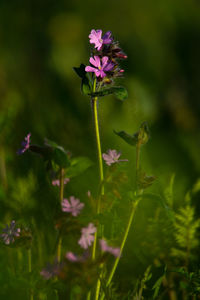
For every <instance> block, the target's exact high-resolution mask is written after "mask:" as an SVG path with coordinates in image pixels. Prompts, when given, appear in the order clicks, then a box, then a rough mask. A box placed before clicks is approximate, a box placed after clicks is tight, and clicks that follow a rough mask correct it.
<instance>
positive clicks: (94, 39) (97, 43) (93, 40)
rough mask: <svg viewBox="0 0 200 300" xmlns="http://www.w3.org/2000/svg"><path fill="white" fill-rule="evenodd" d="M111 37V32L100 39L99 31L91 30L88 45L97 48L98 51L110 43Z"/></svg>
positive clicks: (100, 33)
mask: <svg viewBox="0 0 200 300" xmlns="http://www.w3.org/2000/svg"><path fill="white" fill-rule="evenodd" d="M111 35H112V33H111V31H107V32H106V33H105V34H104V36H103V37H102V30H101V29H97V30H94V29H92V30H91V33H90V35H89V38H90V44H94V47H95V48H97V50H98V51H99V50H100V49H101V47H102V45H103V44H110V43H112V41H113V38H112V37H111Z"/></svg>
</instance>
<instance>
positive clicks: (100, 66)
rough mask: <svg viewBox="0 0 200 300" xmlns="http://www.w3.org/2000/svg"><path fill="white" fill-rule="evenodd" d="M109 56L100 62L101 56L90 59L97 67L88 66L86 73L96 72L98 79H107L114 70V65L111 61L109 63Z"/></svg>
mask: <svg viewBox="0 0 200 300" xmlns="http://www.w3.org/2000/svg"><path fill="white" fill-rule="evenodd" d="M108 59H109V58H108V56H103V57H102V59H101V60H100V57H99V56H94V58H93V57H90V63H91V64H92V65H93V66H95V68H93V67H91V66H86V67H85V71H86V72H94V73H95V75H96V76H97V77H99V76H100V77H101V78H103V77H105V76H106V73H105V72H109V71H111V70H112V69H113V68H114V64H113V63H112V62H110V61H108Z"/></svg>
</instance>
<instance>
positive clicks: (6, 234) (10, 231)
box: [1, 220, 21, 245]
mask: <svg viewBox="0 0 200 300" xmlns="http://www.w3.org/2000/svg"><path fill="white" fill-rule="evenodd" d="M15 226H16V224H15V221H14V220H13V221H12V222H11V223H10V226H8V225H6V227H5V228H4V229H3V233H2V234H1V238H2V239H3V241H4V243H5V244H6V245H9V244H10V243H13V242H14V241H15V237H18V236H19V235H20V232H21V229H20V228H15Z"/></svg>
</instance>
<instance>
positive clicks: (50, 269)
mask: <svg viewBox="0 0 200 300" xmlns="http://www.w3.org/2000/svg"><path fill="white" fill-rule="evenodd" d="M60 269H61V264H59V263H58V262H57V261H55V262H54V263H53V264H50V263H48V264H47V266H46V268H44V269H42V271H41V272H40V275H41V276H42V277H43V278H44V279H46V280H49V279H50V278H52V277H55V276H57V275H58V274H59V272H60Z"/></svg>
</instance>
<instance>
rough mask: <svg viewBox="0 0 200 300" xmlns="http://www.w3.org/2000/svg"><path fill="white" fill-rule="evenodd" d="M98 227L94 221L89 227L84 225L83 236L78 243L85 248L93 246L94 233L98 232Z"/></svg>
mask: <svg viewBox="0 0 200 300" xmlns="http://www.w3.org/2000/svg"><path fill="white" fill-rule="evenodd" d="M96 230H97V229H96V227H95V226H94V224H93V223H89V224H88V227H84V228H82V229H81V233H82V235H81V238H80V240H79V241H78V244H79V245H80V246H81V247H82V248H84V249H87V248H88V247H89V246H91V244H92V242H93V241H94V235H93V234H94V233H95V232H96Z"/></svg>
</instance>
